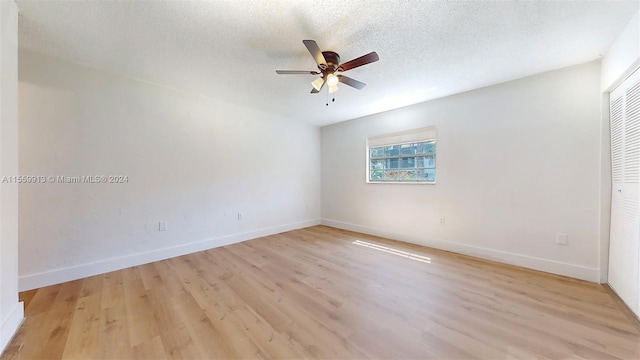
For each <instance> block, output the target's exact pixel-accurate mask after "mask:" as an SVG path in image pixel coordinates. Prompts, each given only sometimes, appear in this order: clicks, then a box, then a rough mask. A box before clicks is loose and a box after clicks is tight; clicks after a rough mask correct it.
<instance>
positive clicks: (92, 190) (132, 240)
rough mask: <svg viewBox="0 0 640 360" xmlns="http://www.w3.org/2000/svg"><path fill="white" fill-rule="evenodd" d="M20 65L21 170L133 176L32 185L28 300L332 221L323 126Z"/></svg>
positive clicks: (47, 63)
mask: <svg viewBox="0 0 640 360" xmlns="http://www.w3.org/2000/svg"><path fill="white" fill-rule="evenodd" d="M19 55H20V58H19V60H20V64H19V65H20V69H19V93H20V106H19V110H20V172H21V173H22V174H33V175H44V176H48V175H54V176H55V175H68V176H75V175H93V174H95V175H126V176H128V178H129V182H128V183H127V184H50V183H47V184H24V185H20V207H19V210H20V288H21V290H25V289H30V288H35V287H40V286H43V285H47V284H52V283H57V282H61V281H67V280H70V279H74V278H79V277H85V276H88V275H93V274H97V273H102V272H105V271H109V270H113V269H117V268H122V267H126V266H131V265H135V264H140V263H144V262H149V261H154V260H157V259H162V258H167V257H172V256H176V255H180V254H184V253H188V252H193V251H198V250H202V249H206V248H211V247H215V246H218V245H222V244H227V243H231V242H237V241H241V240H245V239H250V238H254V237H258V236H263V235H266V234H271V233H276V232H281V231H285V230H289V229H294V228H298V227H305V226H310V225H314V224H317V223H319V217H320V167H319V165H318V164H319V162H320V131H319V129H318V128H317V127H315V126H312V125H308V124H305V123H303V122H301V121H294V120H288V119H283V118H278V117H274V116H272V115H268V114H265V113H262V112H258V111H254V110H251V109H248V108H243V107H239V106H236V105H231V104H228V103H223V102H220V101H217V100H215V99H211V98H206V97H201V96H197V95H193V94H187V93H183V92H179V91H176V90H173V89H169V88H164V87H159V86H155V85H150V84H147V83H143V82H140V81H135V80H132V79H127V78H123V77H120V76H115V75H112V74H109V73H105V72H101V71H97V70H93V69H89V68H86V67H82V66H78V65H74V64H71V63H69V62H65V61H61V60H58V59H53V58H50V57H45V56H43V55H39V54H36V53H32V52H28V51H23V50H20V53H19ZM212 86H222V85H221V84H212ZM237 213H241V214H242V220H237ZM160 221H165V222H167V223H168V231H167V232H159V231H158V223H159V222H160Z"/></svg>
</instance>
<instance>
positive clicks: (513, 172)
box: [322, 62, 601, 281]
mask: <svg viewBox="0 0 640 360" xmlns="http://www.w3.org/2000/svg"><path fill="white" fill-rule="evenodd" d="M599 81H600V64H599V62H591V63H588V64H583V65H578V66H573V67H570V68H566V69H562V70H557V71H553V72H549V73H545V74H541V75H536V76H532V77H528V78H524V79H520V80H516V81H512V82H508V83H504V84H500V85H496V86H492V87H488V88H484V89H479V90H476V91H471V92H468V93H464V94H459V95H454V96H451V97H447V98H443V99H439V100H435V101H430V102H426V103H422V104H418V105H414V106H410V107H406V108H402V109H398V110H393V111H389V112H385V113H381V114H377V115H373V116H368V117H364V118H361V119H356V120H352V121H348V122H344V123H340V124H336V125H332V126H328V127H323V128H322V218H323V220H322V221H323V223H324V224H327V225H330V226H335V227H340V228H345V229H351V230H356V231H361V232H365V233H370V234H375V235H381V236H387V237H390V238H394V239H399V240H403V241H408V242H414V243H418V244H424V245H427V246H433V247H436V248H442V249H446V250H452V251H456V252H460V253H466V254H471V255H475V256H480V257H484V258H489V259H495V260H498V261H503V262H507V263H514V264H517V265H520V266H525V267H530V268H534V269H539V270H543V271H548V272H552V273H557V274H563V275H567V276H573V277H577V278H581V279H587V280H591V281H598V275H599V273H598V254H599V253H598V251H599V230H600V227H599V210H600V203H599V200H600V198H599V194H600V131H601V129H600V94H599ZM428 125H435V126H437V129H438V155H437V184H436V185H404V184H367V183H365V165H366V164H365V162H366V160H365V146H366V139H367V137H370V136H375V135H380V134H384V133H389V132H395V131H400V130H405V129H411V128H417V127H421V126H428ZM441 218H445V224H444V225H442V224H440V219H441ZM556 233H566V234H568V236H569V245H568V246H558V245H556V244H555V237H556Z"/></svg>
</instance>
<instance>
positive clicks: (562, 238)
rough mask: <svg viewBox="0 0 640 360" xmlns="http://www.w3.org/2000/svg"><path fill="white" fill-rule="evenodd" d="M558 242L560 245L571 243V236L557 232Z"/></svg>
mask: <svg viewBox="0 0 640 360" xmlns="http://www.w3.org/2000/svg"><path fill="white" fill-rule="evenodd" d="M556 244H558V245H569V236H568V235H567V234H563V233H557V234H556Z"/></svg>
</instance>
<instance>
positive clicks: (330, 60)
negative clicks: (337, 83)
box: [318, 51, 340, 73]
mask: <svg viewBox="0 0 640 360" xmlns="http://www.w3.org/2000/svg"><path fill="white" fill-rule="evenodd" d="M322 56H324V60H325V61H326V62H327V66H326V67H325V68H324V69H323V68H322V67H320V65H318V69H320V71H322V72H323V73H334V72H335V71H336V70H337V69H338V66H339V65H340V55H338V53H335V52H333V51H323V52H322Z"/></svg>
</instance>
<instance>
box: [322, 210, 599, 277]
mask: <svg viewBox="0 0 640 360" xmlns="http://www.w3.org/2000/svg"><path fill="white" fill-rule="evenodd" d="M321 223H322V225H326V226H330V227H334V228H338V229H344V230H350V231H355V232H359V233H364V234H369V235H374V236H380V237H384V238H388V239H392V240H399V241H404V242H408V243H412V244H417V245H423V246H428V247H432V248H435V249H440V250H446V251H451V252H455V253H458V254H463V255H469V256H475V257H478V258H482V259H487V260H493V261H498V262H502V263H506V264H511V265H517V266H521V267H525V268H529V269H533V270H540V271H544V272H548V273H552V274H557V275H563V276H568V277H572V278H576V279H581V280H586V281H591V282H599V279H600V269H598V268H591V267H586V266H582V265H575V264H568V263H563V262H559V261H554V260H548V259H542V258H537V257H532V256H527V255H522V254H516V253H512V252H508V251H502V250H495V249H489V248H483V247H478V246H472V245H467V244H461V243H454V242H451V241H446V240H439V239H427V238H424V237H419V236H415V235H408V234H399V233H394V232H390V231H386V230H382V229H376V228H372V227H367V226H362V225H357V224H351V223H346V222H341V221H337V220H331V219H322V220H321Z"/></svg>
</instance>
